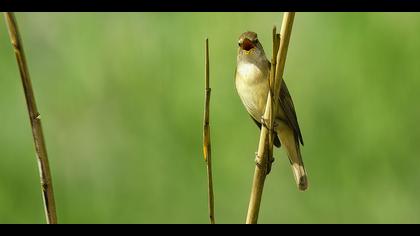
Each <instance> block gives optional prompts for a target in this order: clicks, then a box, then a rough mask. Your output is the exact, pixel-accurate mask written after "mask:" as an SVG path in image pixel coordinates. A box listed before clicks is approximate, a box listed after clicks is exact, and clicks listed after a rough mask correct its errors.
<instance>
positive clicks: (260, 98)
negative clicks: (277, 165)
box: [235, 31, 308, 191]
mask: <svg viewBox="0 0 420 236" xmlns="http://www.w3.org/2000/svg"><path fill="white" fill-rule="evenodd" d="M238 43H239V48H238V55H237V67H236V73H235V74H236V75H235V84H236V90H237V91H238V94H239V97H240V98H241V100H242V103H243V104H244V106H245V108H246V110H247V111H248V113H249V114H250V115H251V117H252V119H253V120H254V121H255V123H256V124H257V125H258V127H259V128H261V120H262V117H263V115H264V111H265V105H266V102H267V96H268V91H269V76H270V67H271V63H270V61H268V59H267V57H266V55H265V52H264V49H263V47H262V45H261V43H260V42H259V41H258V37H257V34H256V33H254V32H250V31H248V32H245V33H243V34H242V35H241V36H240V37H239V42H238ZM278 99H279V103H278V104H279V106H280V107H279V108H278V109H277V114H276V115H275V122H274V130H275V139H274V145H275V146H276V147H280V146H281V145H283V146H285V148H286V151H287V154H288V157H289V160H290V164H291V166H292V170H293V174H294V177H295V180H296V183H297V185H298V188H299V190H302V191H303V190H306V189H307V188H308V180H307V175H306V171H305V167H304V165H303V160H302V155H301V153H300V144H302V145H303V138H302V134H301V132H300V128H299V124H298V121H297V117H296V112H295V108H294V105H293V101H292V98H291V97H290V93H289V91H288V89H287V86H286V83H285V82H284V79H283V80H282V85H281V90H280V97H279V98H278ZM279 138H280V140H279Z"/></svg>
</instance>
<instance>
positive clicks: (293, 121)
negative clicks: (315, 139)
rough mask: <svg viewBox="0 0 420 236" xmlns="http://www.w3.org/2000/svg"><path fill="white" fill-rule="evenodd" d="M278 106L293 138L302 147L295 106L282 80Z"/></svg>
mask: <svg viewBox="0 0 420 236" xmlns="http://www.w3.org/2000/svg"><path fill="white" fill-rule="evenodd" d="M279 103H280V106H281V108H282V109H283V111H284V114H285V116H286V120H287V122H288V123H289V125H290V126H291V127H292V129H293V132H294V133H295V136H296V137H297V138H298V140H299V141H300V143H301V144H302V145H303V138H302V133H301V132H300V128H299V123H298V121H297V116H296V111H295V106H294V105H293V101H292V97H291V96H290V93H289V90H288V89H287V86H286V83H285V82H284V79H283V80H282V84H281V88H280V102H279Z"/></svg>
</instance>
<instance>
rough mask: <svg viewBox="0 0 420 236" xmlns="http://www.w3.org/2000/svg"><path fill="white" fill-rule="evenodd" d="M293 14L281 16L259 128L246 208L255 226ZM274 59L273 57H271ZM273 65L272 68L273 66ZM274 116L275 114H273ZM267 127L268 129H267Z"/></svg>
mask: <svg viewBox="0 0 420 236" xmlns="http://www.w3.org/2000/svg"><path fill="white" fill-rule="evenodd" d="M294 16H295V13H294V12H285V13H284V15H283V22H282V26H281V38H280V45H279V51H278V53H277V58H276V61H277V62H278V63H275V64H274V65H275V67H276V69H275V71H273V70H271V71H270V78H274V81H270V86H271V88H270V90H271V91H270V92H269V94H268V97H267V103H266V108H265V112H264V116H263V119H264V121H268V124H266V125H262V127H261V133H260V141H259V145H258V152H257V157H256V163H257V165H256V167H255V172H254V179H253V183H252V190H251V198H250V201H249V206H248V214H247V218H246V223H247V224H256V223H257V222H258V214H259V210H260V204H261V198H262V192H263V189H264V182H265V178H266V175H267V170H268V167H269V155H270V154H271V153H269V152H270V149H271V150H272V149H273V148H272V145H273V139H272V138H273V137H272V134H271V136H270V138H268V137H269V132H273V128H272V127H273V122H272V119H271V117H272V114H273V113H274V112H273V109H272V108H273V107H274V108H275V107H276V106H277V105H276V104H277V99H273V102H272V97H273V98H278V96H279V93H280V86H281V81H282V78H283V72H284V66H285V62H286V56H287V49H288V46H289V41H290V35H291V33H292V26H293V20H294ZM277 38H278V36H277V34H276V33H275V30H273V44H274V45H273V49H275V48H276V45H275V44H276V42H278V41H277ZM273 53H275V50H273ZM273 58H274V56H273ZM274 65H273V66H274ZM274 114H275V113H274ZM267 126H269V127H267Z"/></svg>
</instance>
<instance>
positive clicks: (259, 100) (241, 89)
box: [236, 63, 269, 121]
mask: <svg viewBox="0 0 420 236" xmlns="http://www.w3.org/2000/svg"><path fill="white" fill-rule="evenodd" d="M267 71H268V69H267ZM267 76H268V73H267V72H264V71H261V70H260V68H258V67H257V66H256V65H255V64H252V63H240V64H239V65H238V67H237V70H236V89H237V91H238V94H239V97H240V98H241V100H242V103H243V104H244V106H245V108H246V109H247V111H248V113H249V114H250V115H251V116H252V117H253V118H254V119H255V120H257V121H260V120H261V117H262V115H263V114H264V110H265V104H266V102H267V95H268V89H269V88H268V78H267Z"/></svg>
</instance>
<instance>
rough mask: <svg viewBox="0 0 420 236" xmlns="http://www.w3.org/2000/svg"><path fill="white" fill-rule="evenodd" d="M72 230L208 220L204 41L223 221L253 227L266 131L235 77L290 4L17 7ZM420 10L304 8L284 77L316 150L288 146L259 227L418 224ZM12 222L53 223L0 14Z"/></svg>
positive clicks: (2, 175) (0, 92)
mask: <svg viewBox="0 0 420 236" xmlns="http://www.w3.org/2000/svg"><path fill="white" fill-rule="evenodd" d="M17 20H18V23H19V26H20V30H21V34H22V37H23V41H24V46H25V51H26V56H27V59H28V63H29V68H30V72H31V76H32V80H33V86H34V89H35V94H36V98H37V102H38V108H39V110H40V112H41V114H42V118H43V126H44V132H45V138H46V141H47V148H48V152H49V156H50V164H51V168H52V172H53V178H54V188H55V192H56V202H57V208H58V217H59V221H60V222H61V223H208V217H207V189H206V183H207V182H206V169H205V163H204V161H203V154H202V118H203V99H204V91H203V87H204V82H203V76H204V63H203V62H204V38H205V37H209V40H210V57H211V87H212V89H213V90H212V98H211V105H212V106H211V131H212V147H213V165H214V166H213V168H214V170H213V171H214V184H215V200H216V220H217V222H218V223H243V222H244V221H245V216H246V211H247V207H248V200H249V196H250V190H251V182H252V177H253V170H254V167H255V164H254V152H255V151H256V149H257V144H258V138H259V131H258V129H257V128H256V126H255V125H254V124H253V122H252V121H251V119H250V118H249V116H248V115H247V113H246V111H245V109H244V108H243V106H242V103H241V102H240V99H239V97H238V96H237V94H236V90H235V87H234V82H233V75H234V69H235V64H236V48H237V39H238V36H239V35H240V34H241V33H242V32H244V31H246V30H252V31H255V32H257V33H258V34H259V38H260V40H261V42H262V44H263V45H264V46H265V51H266V53H267V54H268V55H271V29H272V26H273V25H277V27H278V28H280V24H281V20H282V13H124V14H122V13H49V14H46V13H31V14H24V13H18V14H17ZM419 29H420V14H418V13H401V14H400V13H297V14H296V18H295V23H294V28H293V33H292V38H291V42H290V47H289V53H288V58H287V62H286V72H285V80H286V81H287V84H288V87H289V90H290V92H291V94H292V97H293V99H294V103H295V106H296V110H297V114H298V119H299V122H300V126H301V129H302V132H303V137H304V140H305V146H304V147H303V149H302V150H303V157H304V160H305V164H306V168H307V170H308V174H309V181H310V182H309V183H310V188H309V190H308V191H307V192H304V193H302V192H299V191H298V190H297V188H296V186H295V183H294V180H293V177H292V172H291V169H290V167H289V163H288V161H287V159H286V158H285V153H284V152H283V150H280V151H279V150H276V152H275V157H276V162H275V164H274V167H273V171H272V173H271V174H270V175H269V177H268V179H267V181H266V185H265V189H264V195H263V202H262V206H261V212H260V220H259V222H260V223H419V222H420V202H419V201H418V200H419V197H420V187H419V184H418V183H419V182H420V171H419V167H418V165H419V163H420V161H419V148H420V147H419V140H420V126H419V125H418V122H419V121H420V109H419V105H418V104H417V103H418V102H419V95H418V93H419V92H420V89H419V86H420V79H419V78H420V64H419V63H420V61H419V53H420V31H419ZM0 111H1V115H0V124H1V125H2V127H1V132H0V222H1V223H44V222H45V220H44V215H43V208H42V199H41V193H40V187H39V177H38V168H37V162H36V158H35V154H34V146H33V143H32V135H31V129H30V124H29V120H28V115H27V111H26V105H25V100H24V95H23V90H22V86H21V82H20V77H19V74H18V69H17V65H16V61H15V56H14V54H13V50H12V48H11V45H10V42H9V39H8V34H7V30H6V27H5V24H4V20H1V21H0Z"/></svg>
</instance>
